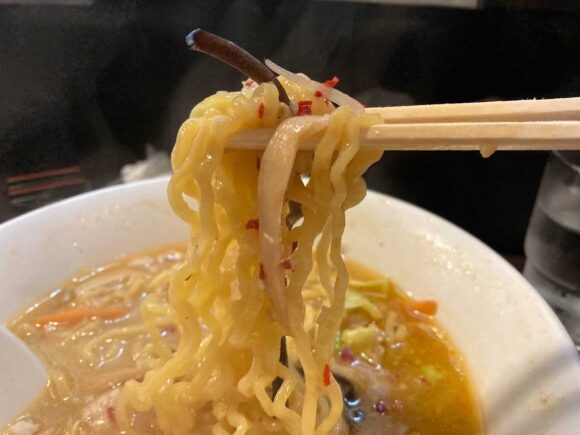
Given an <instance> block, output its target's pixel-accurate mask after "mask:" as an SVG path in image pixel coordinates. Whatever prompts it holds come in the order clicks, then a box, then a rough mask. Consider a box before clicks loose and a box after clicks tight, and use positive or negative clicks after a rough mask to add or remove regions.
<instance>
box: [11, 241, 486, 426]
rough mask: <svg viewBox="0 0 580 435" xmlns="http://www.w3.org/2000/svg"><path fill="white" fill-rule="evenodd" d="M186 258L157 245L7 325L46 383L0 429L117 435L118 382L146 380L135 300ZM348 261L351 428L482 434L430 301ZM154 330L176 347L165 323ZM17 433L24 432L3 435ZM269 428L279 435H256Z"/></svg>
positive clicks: (341, 370) (346, 358)
mask: <svg viewBox="0 0 580 435" xmlns="http://www.w3.org/2000/svg"><path fill="white" fill-rule="evenodd" d="M182 257H183V250H182V248H180V247H164V248H160V249H157V250H154V251H149V252H147V253H141V254H138V255H134V256H129V257H126V258H122V259H119V260H117V261H114V262H111V263H110V264H108V265H105V266H102V267H98V268H95V269H91V270H86V271H81V272H80V273H79V274H78V275H77V276H76V277H74V278H73V279H71V280H70V281H68V282H67V283H65V284H64V285H63V286H62V287H61V288H60V289H57V290H55V291H53V292H51V293H50V295H48V296H47V297H46V298H45V299H44V300H41V301H39V302H38V303H37V304H35V305H34V306H33V307H30V308H29V309H27V310H26V311H25V312H24V313H22V314H21V315H19V316H18V317H17V318H15V319H13V320H12V321H11V322H10V323H9V324H8V327H9V328H10V329H11V330H12V331H13V332H14V333H15V334H16V335H17V336H18V337H20V338H21V339H22V340H24V341H25V342H26V343H27V344H28V345H29V346H30V347H31V348H32V349H33V350H34V352H36V353H37V354H38V355H39V357H40V358H41V359H42V360H43V361H44V363H45V364H46V365H47V367H48V368H49V374H50V382H49V385H48V387H47V389H46V391H45V392H44V393H43V394H42V395H41V397H39V398H38V399H37V400H36V401H35V402H34V403H33V404H32V405H31V406H30V408H29V409H27V410H26V411H25V412H23V414H22V415H21V416H19V417H18V419H17V420H15V423H14V426H12V429H10V427H9V428H7V429H4V430H3V431H2V432H1V433H3V434H4V433H6V434H10V433H31V434H33V433H37V434H47V435H48V434H75V433H77V434H90V433H119V429H118V428H117V426H116V421H115V408H114V403H115V398H116V395H117V394H118V391H119V388H120V387H121V386H122V384H123V383H124V382H125V381H127V380H129V379H140V378H142V377H143V375H144V373H145V371H146V368H147V363H148V361H147V357H148V356H147V344H148V342H149V340H150V337H149V336H148V334H147V332H146V329H145V327H144V323H143V319H142V318H141V315H140V311H139V306H140V302H141V301H142V300H143V298H144V297H145V296H146V295H148V294H151V293H155V294H157V295H158V297H159V298H160V299H163V298H166V294H167V289H168V286H169V276H170V271H171V270H172V268H173V267H174V266H175V265H176V264H177V263H178V262H179V261H180V260H181V259H182ZM348 266H349V271H350V275H351V285H350V289H349V293H348V295H347V307H346V312H345V316H344V318H343V321H342V325H341V331H340V333H339V334H338V335H337V338H336V347H335V360H334V362H333V364H332V366H331V367H332V372H333V373H334V375H335V377H336V378H337V380H338V381H339V382H340V383H341V386H342V387H343V394H344V395H345V413H344V414H345V421H346V422H347V423H348V425H345V427H348V432H350V433H352V434H387V435H391V434H392V435H395V434H397V435H399V434H410V435H427V434H433V435H454V434H458V435H468V434H482V433H483V429H482V419H481V415H480V411H479V404H478V403H477V400H476V399H475V395H474V394H473V392H472V388H471V384H470V380H469V377H468V375H467V372H466V367H465V363H464V361H463V359H462V357H461V355H460V353H459V352H458V351H457V350H456V349H455V348H454V347H453V345H452V344H451V342H450V341H449V339H448V338H447V336H446V334H445V332H444V330H443V329H442V327H441V326H440V325H439V324H438V323H437V322H436V321H435V320H434V319H433V317H434V314H435V311H436V304H435V303H434V302H433V301H416V300H414V299H411V298H409V297H408V296H406V295H405V294H404V293H403V292H402V291H400V290H399V289H398V288H397V287H396V286H395V285H393V283H392V282H390V281H389V280H388V279H386V278H384V277H382V276H380V275H377V274H376V273H374V272H371V271H369V270H367V269H365V268H364V267H362V266H360V265H358V264H356V263H355V262H352V261H349V262H348ZM316 286H320V282H319V279H318V277H317V276H316V274H315V273H313V275H312V276H311V277H310V278H309V280H308V282H307V285H306V286H305V289H304V290H303V295H304V298H305V300H306V302H307V306H308V304H311V305H313V306H314V305H316V304H317V303H318V301H317V300H316V294H317V292H316V291H315V290H316ZM307 311H308V310H307ZM158 327H159V329H160V331H161V333H160V335H161V336H162V338H163V339H164V340H165V341H166V342H167V343H170V344H171V343H173V344H175V345H176V344H177V342H178V340H179V336H178V331H177V330H176V328H175V327H174V326H173V325H171V324H169V323H168V324H166V325H158ZM290 347H291V346H290ZM290 351H291V349H290ZM290 361H292V360H290ZM207 421H208V424H207V427H205V428H200V430H199V432H197V433H211V431H210V429H209V428H210V426H211V413H210V412H208V416H207ZM135 427H136V428H137V430H138V432H140V433H145V434H148V433H152V434H153V433H158V432H159V431H158V429H157V428H156V425H155V419H154V416H152V415H149V416H147V415H146V416H142V415H140V416H139V417H136V421H135ZM18 428H20V429H25V430H28V432H26V431H25V432H16V431H15V432H11V430H15V429H18ZM268 432H273V433H276V432H277V429H276V428H275V427H271V428H266V427H263V428H261V429H260V430H259V431H256V432H255V433H268ZM252 433H254V432H252Z"/></svg>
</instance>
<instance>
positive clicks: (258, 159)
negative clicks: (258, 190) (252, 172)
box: [256, 157, 262, 171]
mask: <svg viewBox="0 0 580 435" xmlns="http://www.w3.org/2000/svg"><path fill="white" fill-rule="evenodd" d="M261 166H262V159H261V158H260V157H256V169H257V170H258V171H259V170H260V167H261Z"/></svg>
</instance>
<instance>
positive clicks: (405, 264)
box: [0, 178, 580, 435]
mask: <svg viewBox="0 0 580 435" xmlns="http://www.w3.org/2000/svg"><path fill="white" fill-rule="evenodd" d="M166 184H167V179H166V178H161V179H156V180H150V181H145V182H140V183H135V184H130V185H124V186H121V187H114V188H110V189H105V190H100V191H96V192H91V193H88V194H85V195H81V196H79V197H75V198H72V199H70V200H67V201H63V202H60V203H58V204H55V205H52V206H49V207H46V208H43V209H40V210H38V211H35V212H32V213H29V214H27V215H25V216H22V217H20V218H18V219H14V220H13V221H10V222H8V223H5V224H4V225H2V226H0V277H1V280H2V281H1V282H2V284H1V286H0V298H1V299H0V300H1V301H2V303H1V304H0V322H2V323H3V322H5V321H6V320H7V319H8V318H10V317H11V316H12V315H14V314H15V313H17V312H18V311H19V310H22V309H23V308H25V307H27V306H28V305H30V304H32V303H33V302H34V301H35V300H37V299H38V298H40V297H41V296H43V295H45V294H46V292H47V291H49V290H50V289H52V288H55V287H57V286H58V285H59V284H61V283H62V282H63V281H64V280H65V279H67V278H69V277H70V276H72V275H73V274H74V273H75V271H76V270H77V269H78V268H79V267H81V266H96V265H99V264H103V263H105V262H107V261H109V260H111V259H113V258H115V257H117V256H120V255H123V254H128V253H132V252H134V251H138V250H142V249H147V248H150V247H154V246H156V245H160V244H165V243H172V242H179V241H182V240H184V239H185V237H186V230H185V228H184V225H183V224H182V223H180V222H179V221H178V220H177V218H176V217H174V215H173V214H172V212H171V211H170V209H169V207H168V205H167V201H166V198H165V188H166ZM345 251H346V254H347V255H349V256H351V257H353V258H355V259H357V260H358V261H360V262H362V263H364V264H366V265H368V266H370V267H372V268H373V269H375V270H377V271H379V272H382V273H384V274H386V275H388V276H390V277H391V278H393V279H394V280H395V281H396V282H397V283H398V284H400V285H401V286H402V287H403V288H404V289H405V290H407V291H408V292H410V293H412V294H413V295H415V296H417V297H419V298H434V299H436V300H437V301H438V302H439V304H440V312H439V319H440V321H441V322H442V323H443V324H444V326H445V327H446V329H447V331H448V332H449V333H450V335H451V337H452V339H453V340H454V342H455V344H456V345H457V346H458V347H459V349H460V350H461V351H462V353H463V355H464V357H465V359H466V360H467V364H468V366H469V368H470V371H471V374H472V376H473V380H474V383H475V386H476V389H477V392H478V394H479V396H480V399H481V403H482V406H483V411H484V415H485V422H486V426H487V429H488V434H489V435H500V434H501V435H520V434H521V435H530V434H553V435H578V434H580V362H579V360H578V356H577V354H576V352H575V349H574V347H573V346H572V343H571V340H570V338H569V337H568V335H567V334H566V332H565V330H564V328H563V327H562V325H561V324H560V323H559V321H558V320H557V318H556V317H555V315H554V313H553V312H552V311H551V310H550V309H549V308H548V306H547V305H546V304H545V303H544V301H543V300H542V299H541V298H540V297H539V296H538V295H537V294H536V292H535V291H534V289H533V288H532V287H530V285H529V284H528V283H527V282H526V281H525V280H524V279H523V277H522V276H521V275H520V274H519V273H517V272H516V271H515V270H514V269H513V268H512V267H511V266H510V265H509V264H507V263H506V262H505V261H504V260H503V259H502V258H501V257H500V256H499V255H497V254H496V253H495V252H493V251H492V250H491V249H489V248H488V247H486V246H485V245H484V244H482V243H481V242H479V241H478V240H476V239H475V238H473V237H472V236H470V235H469V234H467V233H465V232H464V231H462V230H461V229H459V228H457V227H455V226H454V225H452V224H450V223H449V222H447V221H445V220H443V219H441V218H439V217H437V216H434V215H432V214H430V213H428V212H426V211H424V210H421V209H419V208H417V207H414V206H412V205H409V204H407V203H404V202H402V201H399V200H396V199H393V198H389V197H386V196H383V195H380V194H377V193H373V192H371V193H369V195H368V197H367V198H366V199H365V201H364V202H363V203H362V204H361V205H360V206H358V207H356V208H355V209H354V210H352V211H351V212H350V214H349V219H348V229H347V232H346V236H345ZM0 351H2V350H0ZM6 400H10V399H9V398H7V397H0V407H1V406H3V405H2V404H3V403H5V402H4V401H6ZM466 435H467V434H466Z"/></svg>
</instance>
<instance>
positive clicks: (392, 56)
mask: <svg viewBox="0 0 580 435" xmlns="http://www.w3.org/2000/svg"><path fill="white" fill-rule="evenodd" d="M506 5H507V6H506ZM538 5H539V6H540V7H538ZM541 7H545V9H542V8H541ZM546 7H547V8H546ZM196 27H203V28H205V29H207V30H211V31H213V32H216V33H219V34H221V35H223V36H225V37H227V38H230V39H232V40H234V41H236V42H238V43H239V44H240V45H242V46H244V47H246V48H247V49H248V50H249V51H251V52H252V53H254V54H255V55H256V56H258V57H269V58H272V59H273V60H274V61H276V62H277V63H280V64H282V65H284V66H286V67H287V68H289V69H291V70H294V71H304V72H306V73H307V74H309V75H310V76H311V77H313V78H315V79H319V80H324V79H326V78H329V77H331V76H332V75H334V74H337V75H339V76H340V78H341V83H340V89H341V90H343V91H346V92H348V93H351V94H353V95H354V96H356V97H358V98H359V99H360V100H361V101H363V102H365V103H367V104H372V105H398V104H413V103H418V104H419V103H420V104H426V103H443V102H466V101H480V100H486V99H516V98H545V97H566V96H579V95H580V14H579V11H578V7H575V6H574V2H565V1H563V2H560V1H553V2H550V1H545V2H533V1H530V2H526V1H522V0H519V1H515V2H513V3H510V2H507V1H506V2H502V1H498V0H495V1H490V2H481V3H480V8H479V9H476V10H463V9H449V8H426V7H423V8H421V7H401V6H392V5H391V6H389V5H378V4H365V3H349V2H332V1H320V2H307V1H301V0H287V1H270V0H254V1H210V0H203V1H191V0H190V1H135V0H133V1H121V0H115V1H113V0H111V1H99V0H97V1H95V2H94V3H92V4H91V5H88V6H70V5H69V6H62V5H60V6H59V5H53V6H46V5H44V6H39V5H37V6H31V5H3V6H0V183H2V181H3V180H4V179H5V178H6V177H8V176H10V175H17V174H22V173H27V172H33V171H40V170H45V169H53V168H59V167H63V166H66V165H72V164H78V165H80V167H81V168H82V172H83V174H84V175H85V176H86V177H87V178H88V179H89V180H90V186H91V187H92V188H96V187H100V186H103V185H106V184H108V183H110V182H112V181H113V180H115V179H117V177H118V171H119V169H120V168H121V166H122V165H124V164H126V163H128V162H132V161H135V160H137V159H140V158H143V156H144V146H145V144H146V143H152V144H154V145H155V146H156V147H157V148H161V149H167V150H169V149H170V148H171V147H172V145H173V139H174V137H175V133H176V131H177V128H178V126H179V125H180V123H181V122H182V121H183V119H184V118H185V117H186V116H187V114H188V112H189V110H190V109H191V107H192V106H193V105H194V104H195V103H196V102H198V101H199V100H200V99H201V98H203V97H205V96H207V95H209V94H211V93H213V92H215V91H216V90H218V89H238V88H239V87H240V82H241V80H242V77H241V76H240V75H239V74H238V73H237V72H235V71H233V70H230V69H228V68H227V67H224V66H222V65H219V64H218V63H217V62H215V61H214V60H212V59H209V58H206V57H203V56H202V55H198V54H194V53H191V52H188V51H187V50H186V49H185V45H184V36H185V34H186V33H188V32H189V31H190V30H192V29H193V28H196ZM546 156H547V155H546V154H545V153H539V152H536V153H526V152H520V153H507V152H504V153H496V154H494V155H493V156H492V157H491V158H489V159H483V158H481V156H480V155H479V154H477V153H475V152H474V153H461V154H460V153H443V152H439V153H427V152H421V153H397V152H392V153H388V154H386V155H385V156H384V157H383V159H382V161H381V162H380V163H379V164H377V165H376V166H375V167H374V168H373V169H372V170H371V171H370V172H369V174H368V180H369V185H370V187H371V188H373V189H376V190H380V191H384V192H388V193H390V194H392V195H395V196H398V197H401V198H403V199H406V200H408V201H411V202H413V203H415V204H418V205H420V206H422V207H425V208H427V209H429V210H432V211H434V212H436V213H438V214H440V215H442V216H444V217H446V218H448V219H449V220H451V221H453V222H455V223H456V224H458V225H460V226H461V227H463V228H465V229H467V230H468V231H470V232H472V233H474V234H475V235H476V236H478V237H480V238H481V239H483V240H484V241H485V242H486V243H488V244H490V245H491V246H492V247H494V248H495V249H497V250H499V251H500V252H502V253H504V254H507V255H510V254H513V255H521V254H522V251H523V238H524V235H525V230H526V226H527V222H528V219H529V215H530V212H531V210H532V206H533V202H534V198H535V194H536V191H537V188H538V183H539V180H540V177H541V174H542V170H543V167H544V164H545V160H546ZM0 187H1V189H2V190H1V191H0V221H1V220H5V219H7V218H10V217H12V216H14V215H16V214H18V213H20V212H22V210H21V209H17V208H15V207H13V206H11V205H10V203H9V201H8V200H7V198H6V197H5V196H6V195H4V193H5V187H2V186H0Z"/></svg>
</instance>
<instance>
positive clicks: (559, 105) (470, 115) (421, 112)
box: [228, 98, 580, 153]
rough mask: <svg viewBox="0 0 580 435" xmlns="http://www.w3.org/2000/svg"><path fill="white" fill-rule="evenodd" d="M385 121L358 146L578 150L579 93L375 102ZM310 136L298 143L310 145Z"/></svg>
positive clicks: (248, 136)
mask: <svg viewBox="0 0 580 435" xmlns="http://www.w3.org/2000/svg"><path fill="white" fill-rule="evenodd" d="M366 111H367V112H368V113H377V114H380V115H381V116H382V117H383V120H384V121H385V123H384V124H378V125H375V126H373V127H371V128H369V129H366V130H364V131H362V132H361V146H362V147H363V148H368V149H384V150H434V151H435V150H456V151H466V150H480V151H481V150H487V151H486V153H489V152H490V151H491V150H496V149H497V150H521V151H529V150H557V149H562V150H580V98H558V99H551V100H522V101H504V102H503V101H502V102H485V103H463V104H440V105H431V106H403V107H374V108H369V109H366ZM272 133H273V130H271V129H262V130H253V131H248V132H245V133H242V134H240V135H238V136H236V137H234V138H233V139H232V140H231V142H230V144H229V146H228V147H229V148H236V149H263V148H265V146H266V144H267V143H268V141H269V140H270V137H271V136H272ZM315 144H316V141H315V140H312V141H309V142H305V143H304V144H301V149H312V148H313V147H314V146H315Z"/></svg>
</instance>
